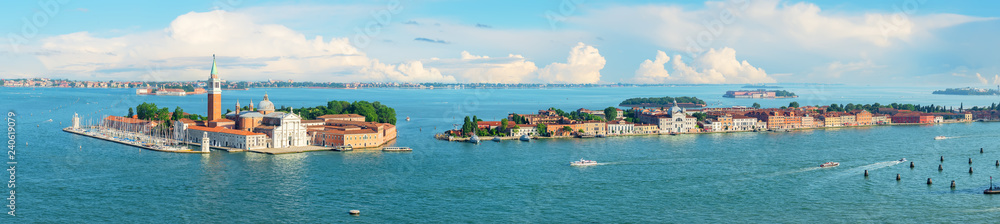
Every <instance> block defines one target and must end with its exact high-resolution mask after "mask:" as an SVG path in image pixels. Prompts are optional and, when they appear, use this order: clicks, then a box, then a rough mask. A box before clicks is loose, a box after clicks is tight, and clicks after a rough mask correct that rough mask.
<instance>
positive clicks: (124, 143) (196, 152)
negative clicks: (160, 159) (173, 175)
mask: <svg viewBox="0 0 1000 224" xmlns="http://www.w3.org/2000/svg"><path fill="white" fill-rule="evenodd" d="M63 131H65V132H69V133H73V134H77V135H81V136H87V137H91V138H96V139H100V140H104V141H109V142H114V143H118V144H123V145H128V146H134V147H139V148H142V149H147V150H153V151H158V152H173V153H195V154H204V153H208V152H202V151H196V150H190V149H188V150H165V149H159V148H154V147H149V146H145V145H140V144H132V143H129V142H125V141H119V140H115V139H111V138H103V137H101V136H96V135H90V134H87V133H86V132H83V131H79V130H74V129H73V128H63Z"/></svg>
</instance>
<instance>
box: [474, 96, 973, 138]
mask: <svg viewBox="0 0 1000 224" xmlns="http://www.w3.org/2000/svg"><path fill="white" fill-rule="evenodd" d="M632 109H633V111H635V117H634V118H635V120H636V121H638V122H639V123H632V122H626V121H624V120H622V118H623V117H618V119H616V120H613V121H575V120H571V119H568V118H566V117H563V116H559V115H558V114H556V113H555V112H554V111H550V110H540V111H539V112H538V114H510V115H509V118H511V120H513V118H514V117H515V116H519V117H522V118H524V121H525V124H514V123H513V121H511V122H510V123H508V124H507V127H508V130H505V131H504V132H503V133H506V134H509V135H511V136H519V135H539V134H541V133H540V132H539V129H538V126H539V125H540V124H544V126H545V127H546V131H547V132H548V134H549V135H551V136H568V135H607V136H611V135H637V134H673V133H691V132H731V131H763V130H788V129H800V128H821V127H847V126H870V125H887V124H930V123H941V122H945V121H972V119H973V114H972V113H971V112H964V113H922V112H913V111H906V110H895V109H891V108H882V109H880V110H878V111H876V113H872V112H869V111H866V110H855V111H847V112H827V109H828V108H827V107H801V108H788V109H756V108H749V107H732V108H704V109H694V110H686V109H684V108H681V107H678V106H676V104H675V105H674V106H673V107H671V108H669V109H666V110H664V109H662V108H651V109H646V108H632ZM578 111H579V112H588V113H594V114H597V113H598V111H596V110H586V109H580V110H578ZM603 112H604V111H603V110H602V111H599V113H600V114H601V115H603ZM697 113H702V114H703V115H701V116H703V118H702V119H699V118H698V117H696V116H695V114H697ZM619 114H624V113H619ZM478 125H479V128H480V129H494V128H499V127H501V126H500V123H499V122H498V121H480V122H478ZM567 127H568V128H567Z"/></svg>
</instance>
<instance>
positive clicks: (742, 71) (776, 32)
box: [0, 0, 1000, 87]
mask: <svg viewBox="0 0 1000 224" xmlns="http://www.w3.org/2000/svg"><path fill="white" fill-rule="evenodd" d="M2 4H3V5H4V6H3V7H0V31H3V32H4V33H3V35H0V78H31V77H45V78H67V79H73V80H141V81H190V80H202V79H207V78H208V76H209V70H210V68H211V63H212V60H213V55H214V56H215V60H217V61H218V67H219V70H220V77H221V78H223V79H226V80H230V81H263V80H268V79H278V80H286V79H292V80H296V81H317V82H446V83H456V82H457V83H560V84H562V83H566V84H578V83H598V84H607V83H639V84H738V83H829V84H853V85H887V84H893V85H921V86H952V87H958V86H960V87H964V86H974V87H991V86H996V85H1000V66H998V65H997V64H998V63H996V62H998V61H1000V55H998V54H997V53H996V52H1000V44H997V42H996V40H998V39H1000V38H998V37H1000V20H998V18H1000V16H998V15H997V14H998V13H997V12H996V10H993V9H996V8H1000V7H998V5H1000V2H996V1H959V2H956V1H932V0H894V1H822V2H809V1H779V0H758V1H747V0H721V1H590V0H549V1H451V0H428V1H409V0H392V1H281V2H278V1H252V0H216V1H186V0H181V1H71V0H40V1H8V2H5V3H2Z"/></svg>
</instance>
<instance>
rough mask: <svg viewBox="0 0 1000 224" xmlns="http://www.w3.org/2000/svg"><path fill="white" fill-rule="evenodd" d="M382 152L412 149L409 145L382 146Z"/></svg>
mask: <svg viewBox="0 0 1000 224" xmlns="http://www.w3.org/2000/svg"><path fill="white" fill-rule="evenodd" d="M382 151H383V152H409V151H413V149H411V148H410V147H382Z"/></svg>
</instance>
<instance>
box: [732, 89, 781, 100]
mask: <svg viewBox="0 0 1000 224" xmlns="http://www.w3.org/2000/svg"><path fill="white" fill-rule="evenodd" d="M722 97H726V98H741V99H751V98H762V99H777V98H796V97H799V96H796V95H795V93H792V92H788V91H785V90H766V89H758V90H736V91H726V94H725V95H722Z"/></svg>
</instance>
